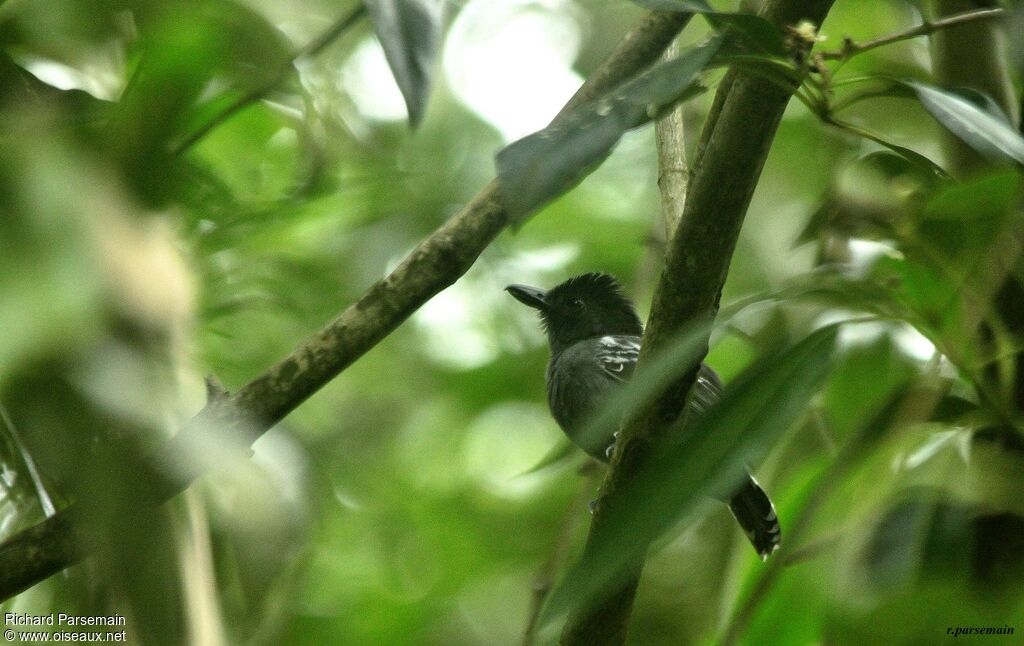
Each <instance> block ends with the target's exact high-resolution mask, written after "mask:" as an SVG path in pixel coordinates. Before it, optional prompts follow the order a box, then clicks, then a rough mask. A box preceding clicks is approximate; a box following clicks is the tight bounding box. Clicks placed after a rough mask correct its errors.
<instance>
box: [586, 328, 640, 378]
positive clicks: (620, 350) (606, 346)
mask: <svg viewBox="0 0 1024 646" xmlns="http://www.w3.org/2000/svg"><path fill="white" fill-rule="evenodd" d="M639 356H640V337H638V336H630V335H625V334H615V335H607V336H603V337H601V338H599V339H598V340H597V345H596V351H595V357H596V359H597V365H598V366H600V367H601V370H602V371H603V372H604V373H605V374H606V375H607V376H609V377H611V378H612V379H614V380H616V381H626V380H627V379H629V378H630V376H632V374H633V369H634V368H636V360H637V357H639Z"/></svg>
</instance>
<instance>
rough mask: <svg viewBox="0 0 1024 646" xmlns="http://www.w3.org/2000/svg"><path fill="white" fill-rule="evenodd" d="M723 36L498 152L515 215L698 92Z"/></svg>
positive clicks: (572, 181) (560, 189) (569, 183)
mask: <svg viewBox="0 0 1024 646" xmlns="http://www.w3.org/2000/svg"><path fill="white" fill-rule="evenodd" d="M720 44H721V38H714V39H712V40H711V41H709V42H708V43H707V44H705V45H703V46H701V47H697V48H695V49H691V50H689V51H687V52H684V53H683V54H682V55H681V56H680V57H679V58H677V59H675V60H672V61H668V62H665V63H661V64H660V65H657V66H655V67H654V68H653V69H651V70H649V71H647V72H645V73H644V74H642V75H640V76H638V77H637V78H635V79H633V80H632V81H630V82H629V83H626V84H625V85H623V86H621V87H620V88H618V89H617V90H615V91H614V92H613V93H612V94H611V95H609V96H606V97H604V98H601V99H597V100H595V101H592V102H590V103H587V104H586V105H583V106H581V107H579V108H577V109H576V110H575V111H573V112H571V113H570V114H569V115H567V116H566V117H565V118H564V119H561V120H559V121H558V123H555V124H552V125H550V126H548V127H547V128H544V129H543V130H540V131H538V132H535V133H533V134H532V135H528V136H526V137H524V138H522V139H520V140H518V141H516V142H513V143H512V144H510V145H508V146H506V147H505V148H504V149H502V150H501V151H500V152H498V155H497V158H496V164H497V168H498V179H499V181H500V182H501V197H502V200H503V202H504V204H505V208H506V209H508V211H509V213H510V214H511V215H512V217H513V218H516V219H519V220H522V219H525V217H526V216H527V215H529V214H530V213H532V212H533V211H535V210H537V209H538V208H540V207H541V206H543V205H545V204H547V203H548V202H550V201H551V200H553V199H554V198H556V197H557V196H559V195H561V194H562V193H564V192H566V191H567V190H569V189H570V188H572V187H573V186H575V185H576V184H578V183H579V182H580V181H581V180H582V179H583V178H584V177H586V176H587V175H588V174H589V173H590V172H591V171H592V170H593V169H594V168H596V167H597V166H598V165H599V164H600V163H601V162H602V161H603V160H604V159H605V157H607V156H608V155H609V153H611V151H612V149H613V148H614V147H615V145H616V144H617V143H618V142H619V139H620V138H621V137H622V135H623V134H624V133H625V132H626V131H627V130H630V129H632V128H635V127H637V126H640V125H642V124H644V123H647V122H648V121H651V120H652V119H655V118H657V117H658V116H659V115H660V114H661V113H662V112H664V111H665V110H666V109H668V108H670V107H671V106H673V105H675V104H676V103H677V102H679V101H681V100H684V99H686V98H689V97H691V96H694V95H696V94H697V93H698V92H699V91H700V88H699V87H698V86H697V85H696V78H697V75H698V74H700V72H701V71H702V70H703V69H704V68H705V66H706V65H707V64H708V62H710V60H711V58H712V57H713V56H714V54H715V52H716V51H717V50H718V47H719V45H720Z"/></svg>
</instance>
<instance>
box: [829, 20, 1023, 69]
mask: <svg viewBox="0 0 1024 646" xmlns="http://www.w3.org/2000/svg"><path fill="white" fill-rule="evenodd" d="M1005 15H1006V10H1005V9H1002V8H998V7H997V8H994V9H978V10H976V11H965V12H963V13H958V14H954V15H952V16H948V17H946V18H942V19H940V20H925V21H924V23H922V24H920V25H918V26H917V27H912V28H910V29H906V30H904V31H898V32H896V33H893V34H888V35H886V36H879V37H878V38H873V39H871V40H868V41H865V42H863V43H857V42H854V41H853V40H852V39H851V38H850V37H849V36H847V37H845V38H843V46H842V47H840V48H839V49H837V50H835V51H831V52H821V53H820V54H819V56H821V58H822V59H824V60H842V61H845V60H846V59H848V58H852V57H853V56H856V55H857V54H861V53H863V52H866V51H868V50H870V49H875V48H876V47H884V46H885V45H891V44H893V43H898V42H900V41H903V40H910V39H911V38H917V37H918V36H928V35H931V34H933V33H935V32H936V31H939V30H940V29H948V28H949V27H955V26H957V25H963V24H966V23H969V22H975V21H977V20H992V19H995V18H1002V17H1003V16H1005Z"/></svg>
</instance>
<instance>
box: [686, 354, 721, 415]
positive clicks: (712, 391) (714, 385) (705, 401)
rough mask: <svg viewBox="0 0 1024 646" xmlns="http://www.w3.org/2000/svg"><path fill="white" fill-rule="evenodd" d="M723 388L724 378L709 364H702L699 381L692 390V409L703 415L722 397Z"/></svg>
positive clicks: (695, 412)
mask: <svg viewBox="0 0 1024 646" xmlns="http://www.w3.org/2000/svg"><path fill="white" fill-rule="evenodd" d="M722 389H723V386H722V380H721V379H719V377H718V374H717V373H716V372H715V371H714V370H712V369H711V368H708V367H707V365H705V364H703V363H702V364H700V371H699V372H698V373H697V383H695V384H694V385H693V390H691V391H690V410H691V411H692V412H693V413H694V414H695V415H703V414H704V413H705V412H707V410H708V409H709V408H711V407H712V406H713V405H714V404H717V403H718V401H719V400H720V399H721V398H722Z"/></svg>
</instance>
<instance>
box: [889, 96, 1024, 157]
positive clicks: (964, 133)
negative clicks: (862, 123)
mask: <svg viewBox="0 0 1024 646" xmlns="http://www.w3.org/2000/svg"><path fill="white" fill-rule="evenodd" d="M904 82H905V83H906V84H907V86H909V87H910V88H912V89H913V90H914V92H916V94H917V98H918V100H919V101H920V102H921V105H923V106H924V108H925V110H927V111H928V112H929V113H931V115H932V116H933V117H935V119H936V120H937V121H938V122H939V123H941V124H942V125H943V126H944V127H945V128H946V129H947V130H949V131H950V132H951V133H953V134H954V135H956V136H957V137H959V138H960V139H961V140H963V142H964V143H966V144H967V145H968V146H970V147H971V148H973V149H974V150H975V151H977V152H978V153H979V154H981V155H982V156H984V157H986V158H987V159H990V160H992V161H1008V160H1012V161H1015V162H1017V163H1018V164H1024V137H1021V135H1020V133H1018V132H1017V131H1016V130H1014V128H1013V126H1011V125H1010V124H1009V123H1008V122H1007V121H1006V120H1005V119H1004V118H1002V117H1000V116H998V115H996V114H993V113H991V112H989V111H988V110H986V109H984V108H981V107H979V106H978V105H977V104H976V103H974V102H973V101H971V100H969V99H967V98H964V97H963V96H962V95H960V94H957V93H956V92H952V91H948V90H942V89H939V88H937V87H935V86H932V85H928V84H926V83H922V82H920V81H904Z"/></svg>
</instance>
